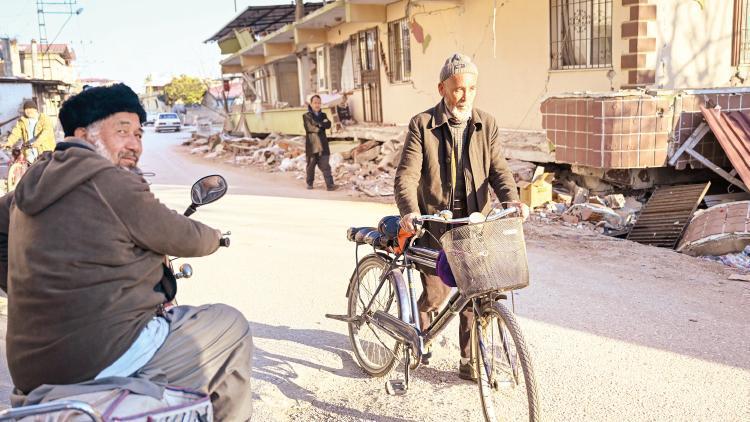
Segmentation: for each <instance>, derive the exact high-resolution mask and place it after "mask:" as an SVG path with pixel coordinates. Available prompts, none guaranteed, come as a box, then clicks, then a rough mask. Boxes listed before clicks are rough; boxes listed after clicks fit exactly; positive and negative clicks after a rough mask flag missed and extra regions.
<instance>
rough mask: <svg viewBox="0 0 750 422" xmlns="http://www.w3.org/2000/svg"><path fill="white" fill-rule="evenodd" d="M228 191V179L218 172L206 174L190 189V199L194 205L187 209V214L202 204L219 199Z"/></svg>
mask: <svg viewBox="0 0 750 422" xmlns="http://www.w3.org/2000/svg"><path fill="white" fill-rule="evenodd" d="M226 193H227V181H226V179H224V177H222V176H219V175H218V174H215V175H212V176H206V177H203V178H201V179H200V180H198V181H197V182H195V184H194V185H193V187H192V189H190V199H191V200H192V205H190V208H188V209H187V211H185V215H190V214H192V213H194V212H195V209H196V208H197V207H199V206H201V205H206V204H210V203H212V202H215V201H217V200H219V199H220V198H221V197H222V196H224V194H226Z"/></svg>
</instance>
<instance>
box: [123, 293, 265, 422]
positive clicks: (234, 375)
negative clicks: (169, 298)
mask: <svg viewBox="0 0 750 422" xmlns="http://www.w3.org/2000/svg"><path fill="white" fill-rule="evenodd" d="M166 318H167V319H168V320H169V321H170V324H169V336H168V337H167V340H166V341H165V342H164V344H163V345H162V347H161V348H159V350H158V351H157V352H156V354H155V355H154V357H153V358H152V359H151V361H149V363H147V364H146V365H145V366H144V367H143V368H141V369H140V370H139V371H138V372H137V373H136V374H135V375H134V376H136V377H139V378H148V379H151V380H154V381H156V382H161V383H167V384H169V385H175V386H180V387H185V388H190V389H193V390H197V391H201V392H203V393H206V394H208V395H209V396H210V397H211V403H212V404H213V407H214V417H215V419H216V420H217V421H246V420H250V417H251V416H252V391H251V390H250V376H251V374H250V372H251V368H252V353H253V340H252V336H251V334H250V326H249V324H248V322H247V320H246V319H245V317H244V316H243V315H242V313H241V312H240V311H238V310H236V309H234V308H232V307H230V306H227V305H223V304H215V305H203V306H197V307H196V306H177V307H175V308H172V309H171V310H170V311H169V312H168V313H167V316H166Z"/></svg>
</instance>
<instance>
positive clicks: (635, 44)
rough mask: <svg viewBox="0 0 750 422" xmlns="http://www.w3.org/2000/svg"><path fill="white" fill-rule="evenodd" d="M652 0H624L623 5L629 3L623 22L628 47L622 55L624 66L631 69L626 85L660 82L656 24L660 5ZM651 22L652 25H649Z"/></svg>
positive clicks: (634, 86) (622, 65)
mask: <svg viewBox="0 0 750 422" xmlns="http://www.w3.org/2000/svg"><path fill="white" fill-rule="evenodd" d="M651 3H652V1H651V0H622V5H623V6H626V10H627V7H628V6H629V9H630V10H628V13H627V14H626V17H628V18H629V19H628V20H625V21H624V22H623V23H622V39H623V40H627V42H628V50H627V52H623V54H622V56H621V57H620V60H621V62H620V67H621V68H622V71H623V72H627V83H626V84H624V85H623V88H636V87H644V86H647V85H653V84H654V83H656V69H655V65H656V64H655V60H656V58H655V56H656V38H654V35H655V34H654V33H652V32H653V31H654V28H652V29H651V31H649V26H651V27H653V26H655V25H654V24H655V22H656V5H655V4H651ZM649 24H650V25H649Z"/></svg>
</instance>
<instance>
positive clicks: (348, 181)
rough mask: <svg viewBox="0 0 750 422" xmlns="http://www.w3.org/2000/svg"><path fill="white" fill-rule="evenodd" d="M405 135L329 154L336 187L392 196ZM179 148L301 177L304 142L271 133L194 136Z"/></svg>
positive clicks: (303, 171) (297, 138)
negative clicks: (184, 147)
mask: <svg viewBox="0 0 750 422" xmlns="http://www.w3.org/2000/svg"><path fill="white" fill-rule="evenodd" d="M405 137H406V133H405V132H404V133H402V134H400V135H397V136H395V137H393V138H392V139H388V140H386V141H373V140H370V141H365V142H362V143H360V144H359V145H357V146H355V147H353V148H351V149H347V150H344V151H343V152H337V153H334V154H331V158H330V164H331V172H332V174H333V177H334V181H335V183H336V184H337V185H340V186H343V187H350V188H352V189H354V190H357V191H359V192H362V193H363V194H365V195H367V196H371V197H379V196H392V195H393V180H394V177H395V171H396V166H397V165H398V161H399V159H400V157H401V149H402V147H403V143H404V139H405ZM183 145H186V146H189V147H190V148H191V149H190V153H191V154H200V155H203V156H204V157H205V158H208V159H225V161H226V162H227V163H232V164H239V165H253V166H258V167H262V168H264V169H265V170H266V171H271V172H274V171H280V172H294V173H296V177H297V178H298V179H304V177H305V167H306V159H305V138H304V137H302V136H294V137H288V136H282V135H279V134H276V133H272V134H270V135H268V136H267V137H265V138H255V137H240V138H238V137H232V136H228V135H225V134H213V135H210V136H206V135H201V134H199V133H194V134H193V136H192V137H191V138H190V139H188V140H187V141H185V142H184V143H183Z"/></svg>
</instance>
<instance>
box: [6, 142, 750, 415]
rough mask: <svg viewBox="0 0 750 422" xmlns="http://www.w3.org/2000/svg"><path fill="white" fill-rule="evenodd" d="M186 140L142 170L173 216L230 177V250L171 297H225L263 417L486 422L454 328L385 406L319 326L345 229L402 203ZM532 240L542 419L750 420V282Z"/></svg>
mask: <svg viewBox="0 0 750 422" xmlns="http://www.w3.org/2000/svg"><path fill="white" fill-rule="evenodd" d="M185 136H186V135H185V134H158V135H157V134H153V133H151V132H150V131H149V132H148V133H147V136H146V141H145V143H146V146H145V148H146V152H145V154H144V157H143V159H142V168H143V169H144V170H145V171H154V172H156V176H155V177H153V178H151V181H152V183H153V185H152V188H153V190H154V192H156V193H157V195H158V196H159V197H160V198H161V199H162V200H163V201H164V202H165V203H166V204H167V205H168V206H170V207H173V208H175V209H178V210H183V209H184V208H185V207H186V206H187V205H188V203H189V196H188V192H189V185H190V184H191V183H192V182H193V181H194V180H195V179H197V178H198V177H200V176H202V175H205V174H213V173H221V174H223V175H225V176H226V177H227V179H228V181H229V185H230V194H228V195H227V196H226V197H225V198H223V199H221V200H220V201H219V202H217V203H214V204H210V205H207V206H205V207H203V208H201V209H199V211H198V212H197V213H196V214H195V218H197V219H199V220H201V221H204V222H206V223H208V224H210V225H212V226H214V227H217V228H220V229H222V230H231V231H232V234H233V235H232V246H231V247H230V248H228V249H221V250H219V251H218V252H217V253H216V254H214V255H212V256H209V257H204V258H197V259H191V260H190V263H191V264H192V265H193V268H194V271H195V275H194V277H193V278H192V279H189V280H184V281H181V284H180V291H179V293H178V300H179V301H180V303H183V304H200V303H208V302H224V303H227V304H230V305H232V306H235V307H237V308H238V309H240V310H241V311H242V312H243V313H244V314H245V316H246V317H247V319H248V320H249V321H250V322H251V325H252V327H253V332H254V338H255V346H256V349H255V356H254V363H253V366H254V373H253V379H254V385H253V395H254V397H255V409H256V413H255V419H256V420H259V421H266V420H279V421H286V420H299V421H309V420H326V421H327V420H345V421H358V420H376V421H389V422H390V421H445V420H457V421H459V420H460V421H464V420H481V418H482V416H481V410H480V407H479V406H480V402H479V394H478V391H477V388H476V386H475V385H473V384H471V383H468V382H465V381H460V380H459V379H458V377H457V374H456V369H457V363H458V344H457V321H454V322H453V323H452V324H451V325H450V326H449V327H448V329H447V330H446V331H445V334H444V335H443V337H442V338H441V339H439V340H438V342H437V345H436V347H435V348H434V350H433V353H434V357H433V359H432V362H431V364H430V366H428V367H424V368H420V370H419V371H417V372H416V374H415V379H414V380H413V384H412V386H411V389H410V391H409V392H408V394H407V395H405V396H401V397H391V396H387V395H386V394H385V391H384V388H383V385H384V384H383V382H384V380H383V379H370V378H367V377H365V376H364V375H363V374H362V372H361V371H359V369H358V368H357V366H356V363H355V361H354V360H353V356H352V353H351V348H350V345H349V340H348V335H347V331H346V325H345V324H344V323H342V322H337V321H331V320H327V319H326V318H325V317H324V314H325V313H345V311H346V299H345V297H344V292H345V288H346V285H347V281H348V278H349V276H350V274H351V272H352V270H353V267H354V262H355V256H354V248H353V246H352V245H351V244H350V243H348V242H347V241H346V239H345V236H344V234H345V230H346V228H347V227H349V226H351V225H366V224H375V223H376V222H377V221H378V219H379V218H380V217H382V216H383V215H387V214H390V213H394V212H395V208H394V207H393V206H391V205H387V204H373V203H367V202H361V201H352V200H350V198H349V197H348V194H347V193H346V192H335V193H334V195H329V193H328V192H324V191H323V192H321V191H318V190H315V191H306V190H305V189H304V184H303V182H302V181H298V180H294V178H293V177H291V176H289V175H285V174H270V175H269V174H264V173H259V172H258V171H253V170H250V169H239V168H232V167H230V166H226V165H224V164H221V163H214V162H208V161H201V160H200V159H198V158H196V157H191V156H189V155H187V154H185V153H184V149H180V148H176V147H175V145H177V144H179V142H180V139H182V138H184V137H185ZM527 243H528V250H529V262H530V268H531V276H532V277H531V285H530V287H528V288H526V289H523V290H521V291H519V292H518V294H517V296H516V311H517V315H518V316H519V321H520V323H521V326H522V328H523V330H524V333H525V335H526V337H527V343H528V344H529V346H530V349H531V353H532V355H533V358H534V365H535V370H536V376H537V381H538V383H539V385H540V398H541V401H542V409H543V412H544V417H545V420H559V421H571V420H587V421H588V420H594V421H619V420H653V421H665V420H670V421H671V420H673V421H686V420H691V421H747V420H750V324H748V321H750V284H749V283H743V282H737V281H729V280H727V276H728V274H730V273H731V271H729V270H727V269H725V268H724V267H722V266H720V265H717V264H714V263H709V262H705V261H701V260H697V259H694V258H689V257H685V256H682V255H679V254H676V253H673V252H671V251H664V250H659V249H655V248H650V247H645V246H642V245H637V244H632V243H629V242H625V241H616V240H611V239H608V238H604V237H601V236H596V235H592V234H590V233H587V232H580V231H576V230H573V229H566V228H561V227H558V226H534V225H528V226H527ZM3 380H4V381H5V383H4V384H5V387H6V388H7V387H8V386H9V381H8V377H7V374H6V376H5V377H4V378H3Z"/></svg>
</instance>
